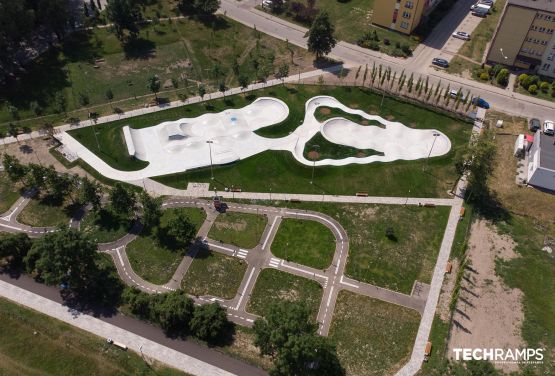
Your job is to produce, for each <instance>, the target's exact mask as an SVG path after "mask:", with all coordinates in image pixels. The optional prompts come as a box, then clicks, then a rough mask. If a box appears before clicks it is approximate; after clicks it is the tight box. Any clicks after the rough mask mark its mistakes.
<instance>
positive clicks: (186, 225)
mask: <svg viewBox="0 0 555 376" xmlns="http://www.w3.org/2000/svg"><path fill="white" fill-rule="evenodd" d="M168 235H170V236H172V237H173V238H174V239H175V240H177V241H179V242H180V243H181V244H183V245H185V244H189V243H190V242H191V241H192V240H193V238H194V237H195V235H196V228H195V225H193V223H191V221H190V220H189V218H187V216H186V215H185V214H183V213H179V214H178V215H176V216H175V217H173V218H171V219H170V220H169V221H168Z"/></svg>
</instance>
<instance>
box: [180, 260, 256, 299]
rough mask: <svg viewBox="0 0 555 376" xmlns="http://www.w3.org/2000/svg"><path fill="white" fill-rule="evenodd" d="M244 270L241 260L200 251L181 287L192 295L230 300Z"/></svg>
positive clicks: (237, 287)
mask: <svg viewBox="0 0 555 376" xmlns="http://www.w3.org/2000/svg"><path fill="white" fill-rule="evenodd" d="M246 270H247V264H246V263H245V262H244V261H242V260H239V259H237V258H235V257H230V256H226V255H222V254H219V253H216V252H212V251H209V250H201V251H199V252H198V253H197V255H196V256H195V258H194V260H193V262H192V264H191V266H190V267H189V270H188V271H187V274H185V277H184V278H183V281H182V283H181V286H182V287H183V290H185V291H186V292H187V293H189V294H192V295H196V296H202V295H212V296H217V297H219V298H223V299H232V298H233V297H234V296H235V294H236V293H237V290H238V289H239V285H240V284H241V280H242V279H243V275H244V274H245V271H246Z"/></svg>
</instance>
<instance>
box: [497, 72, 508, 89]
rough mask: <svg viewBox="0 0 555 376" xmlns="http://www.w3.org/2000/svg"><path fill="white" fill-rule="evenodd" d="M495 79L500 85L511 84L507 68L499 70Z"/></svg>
mask: <svg viewBox="0 0 555 376" xmlns="http://www.w3.org/2000/svg"><path fill="white" fill-rule="evenodd" d="M495 79H496V80H497V83H498V84H499V85H502V86H507V84H508V83H509V70H508V69H507V68H503V69H501V70H499V73H497V76H496V77H495Z"/></svg>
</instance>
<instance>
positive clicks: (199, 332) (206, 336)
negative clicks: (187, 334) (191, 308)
mask: <svg viewBox="0 0 555 376" xmlns="http://www.w3.org/2000/svg"><path fill="white" fill-rule="evenodd" d="M228 325H229V321H228V320H227V313H226V310H225V309H224V308H223V307H222V306H220V305H219V304H218V303H215V302H214V303H212V304H205V305H201V306H199V307H196V308H195V313H194V315H193V319H192V320H191V331H192V332H193V333H194V334H195V336H196V337H197V338H200V339H202V340H205V341H208V342H211V341H214V340H216V339H217V338H219V337H220V336H221V334H222V332H223V331H224V330H225V328H226V327H227V326H228Z"/></svg>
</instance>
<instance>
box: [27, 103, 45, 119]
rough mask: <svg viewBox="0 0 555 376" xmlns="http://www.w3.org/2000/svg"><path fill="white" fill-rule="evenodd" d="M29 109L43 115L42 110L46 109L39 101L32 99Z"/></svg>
mask: <svg viewBox="0 0 555 376" xmlns="http://www.w3.org/2000/svg"><path fill="white" fill-rule="evenodd" d="M29 109H30V110H31V111H33V113H34V114H35V115H36V116H40V115H42V112H43V111H44V109H43V108H42V106H41V105H40V104H39V102H37V101H32V102H31V103H29Z"/></svg>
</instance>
